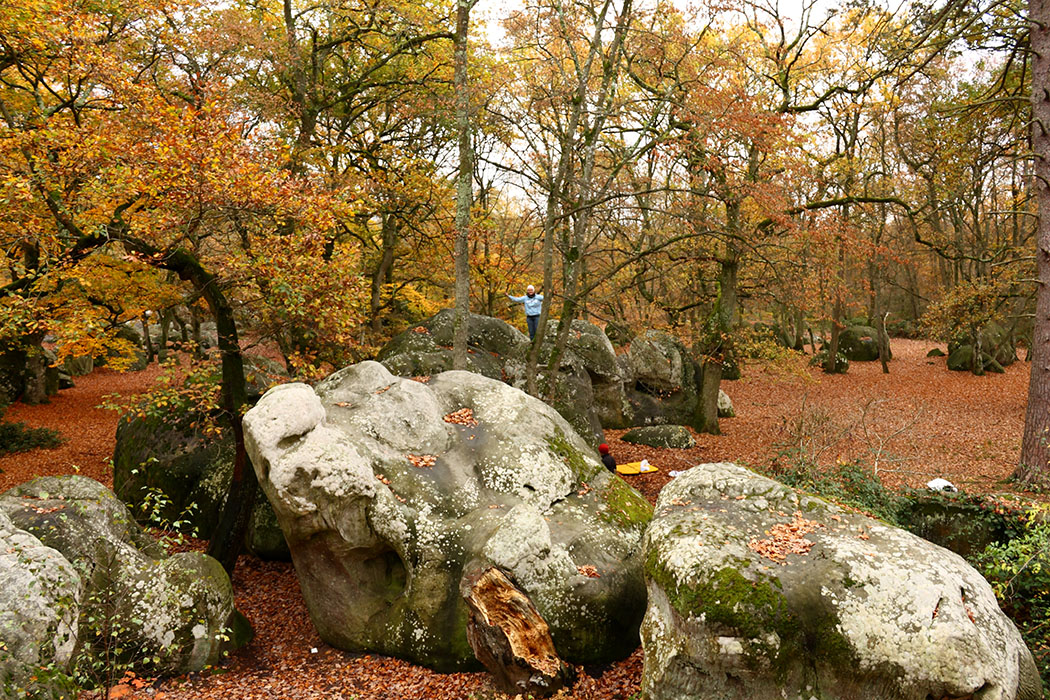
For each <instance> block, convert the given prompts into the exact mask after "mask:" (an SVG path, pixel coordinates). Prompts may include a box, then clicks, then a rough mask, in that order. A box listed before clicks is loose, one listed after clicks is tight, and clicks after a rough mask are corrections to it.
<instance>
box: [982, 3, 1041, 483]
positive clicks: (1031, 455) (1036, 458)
mask: <svg viewBox="0 0 1050 700" xmlns="http://www.w3.org/2000/svg"><path fill="white" fill-rule="evenodd" d="M1028 20H1029V31H1030V35H1029V36H1030V38H1029V43H1030V45H1031V47H1032V98H1031V99H1032V117H1033V118H1032V151H1033V153H1034V154H1035V188H1036V201H1037V202H1038V204H1039V228H1038V231H1037V234H1036V251H1035V252H1036V256H1035V260H1036V278H1037V280H1038V282H1037V284H1038V288H1037V289H1036V296H1035V319H1034V323H1035V326H1034V330H1033V332H1032V365H1031V375H1030V378H1029V381H1028V408H1027V410H1026V411H1025V419H1024V437H1023V438H1022V440H1021V463H1020V464H1019V465H1018V467H1017V470H1016V471H1015V472H1014V477H1015V478H1016V479H1017V480H1018V481H1021V482H1023V483H1026V484H1030V485H1045V483H1046V481H1047V475H1048V471H1050V162H1048V160H1047V159H1048V158H1050V0H1029V3H1028ZM974 352H975V353H976V348H975V350H974Z"/></svg>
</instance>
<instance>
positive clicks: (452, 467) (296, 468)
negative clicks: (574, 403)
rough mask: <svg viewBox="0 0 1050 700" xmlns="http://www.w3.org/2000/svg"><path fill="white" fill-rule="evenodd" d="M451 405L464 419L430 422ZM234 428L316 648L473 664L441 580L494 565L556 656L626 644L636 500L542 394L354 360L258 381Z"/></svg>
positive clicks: (601, 656)
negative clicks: (273, 522)
mask: <svg viewBox="0 0 1050 700" xmlns="http://www.w3.org/2000/svg"><path fill="white" fill-rule="evenodd" d="M419 335H422V334H421V333H420V334H419ZM468 409H469V412H470V415H471V417H472V420H471V421H447V420H445V418H446V417H447V416H449V415H466V411H467V410H468ZM475 422H476V424H475ZM244 423H245V435H246V445H247V447H248V450H249V453H250V455H251V457H252V463H253V464H254V466H255V468H256V471H257V473H258V475H259V478H260V482H261V483H262V485H263V489H264V491H265V493H266V495H267V497H268V498H269V500H270V502H271V503H272V505H273V508H274V512H275V513H276V515H277V518H278V521H279V522H280V524H281V527H282V529H283V530H284V533H285V536H286V538H287V539H288V541H289V544H290V545H291V551H292V555H293V561H294V562H295V565H296V570H297V572H298V574H299V578H300V582H301V583H302V587H303V595H304V597H305V599H306V602H307V606H308V608H309V610H310V613H311V617H312V618H313V620H314V623H315V625H316V626H317V628H318V630H319V631H320V633H321V636H322V638H323V639H325V640H326V641H327V642H329V643H330V644H332V645H334V646H338V647H340V648H343V649H350V650H357V651H363V650H370V651H378V652H381V653H385V654H391V655H394V656H398V657H400V658H405V659H409V660H412V661H415V662H417V663H421V664H424V665H427V666H430V667H433V668H438V669H442V670H452V669H461V668H470V667H474V666H475V663H476V662H475V661H474V658H473V652H472V651H471V649H470V646H469V645H468V643H467V639H466V616H467V610H466V607H465V604H464V603H463V600H462V598H461V596H460V595H459V587H460V584H461V582H462V581H463V580H464V577H465V576H468V575H470V574H471V573H474V572H477V571H480V570H482V569H485V568H488V567H492V566H496V567H499V568H500V569H501V570H503V571H504V572H506V573H507V575H508V576H510V577H511V579H512V580H513V581H514V582H515V584H516V585H518V586H519V587H520V588H521V590H522V591H524V592H525V593H526V594H527V595H529V596H530V598H531V599H532V600H533V602H534V603H535V605H536V607H537V609H538V610H539V611H540V613H541V614H542V615H543V617H544V619H545V620H547V622H548V624H549V625H550V627H551V633H552V636H553V638H554V640H555V644H556V646H557V648H558V651H559V653H560V654H561V655H562V656H563V657H564V658H566V659H569V660H572V661H576V662H589V661H602V660H610V659H613V658H617V657H619V656H623V655H626V654H627V653H629V652H630V651H631V650H632V649H633V646H634V644H635V643H636V640H637V637H636V636H635V635H636V631H637V626H638V624H639V623H640V620H641V615H642V612H643V610H644V587H643V584H642V559H641V549H640V545H641V538H642V533H643V531H644V528H645V525H646V524H647V523H648V520H649V518H650V517H651V513H652V510H651V508H650V507H649V505H648V503H646V502H645V501H644V499H642V498H641V496H639V495H638V494H637V493H635V492H634V491H633V490H632V489H631V488H630V487H629V486H627V485H626V484H624V483H623V482H622V481H620V480H619V478H618V477H616V476H614V475H612V474H609V473H608V471H607V470H605V469H604V467H603V466H602V465H601V463H600V462H599V461H598V458H597V454H596V453H595V452H594V451H593V450H592V449H591V448H590V447H589V446H588V444H587V443H586V442H584V440H582V439H581V438H580V437H579V436H578V435H577V434H576V432H575V431H574V430H572V428H571V427H570V426H569V425H568V423H567V422H566V421H565V420H564V418H562V417H561V416H560V415H559V414H558V413H557V412H556V411H555V410H553V409H552V408H551V407H549V406H547V405H546V404H544V403H543V402H541V401H539V400H537V399H535V398H533V397H530V396H528V395H526V394H525V393H523V392H521V391H519V390H517V389H515V388H513V387H511V386H509V385H507V384H505V383H503V382H500V381H496V380H493V379H489V378H486V377H484V376H482V375H479V374H476V373H470V372H444V373H442V374H439V375H435V376H433V377H431V378H430V380H429V381H428V382H426V383H423V382H417V381H413V380H411V379H404V378H400V377H396V376H394V375H392V374H391V373H390V372H389V371H388V370H387V369H386V368H385V367H384V366H383V365H380V364H379V363H375V362H363V363H360V364H358V365H354V366H351V367H347V368H345V369H342V370H340V371H339V372H336V373H335V374H333V375H332V376H330V377H329V378H327V379H326V380H324V381H323V382H321V383H319V384H318V385H317V387H316V390H315V389H311V388H310V387H308V386H306V385H305V384H287V385H283V386H281V387H276V388H274V389H272V390H271V391H270V392H268V393H267V394H266V395H265V396H264V397H263V398H262V399H261V400H260V401H259V403H258V405H257V406H256V407H255V408H253V409H252V410H251V411H249V412H248V414H247V415H246V416H245V421H244ZM422 455H425V456H426V459H425V460H423V459H422V458H421V456H422ZM610 494H611V495H610ZM582 566H593V567H594V568H595V570H596V571H599V572H600V575H599V577H597V578H591V577H588V576H585V575H583V574H581V573H580V567H582Z"/></svg>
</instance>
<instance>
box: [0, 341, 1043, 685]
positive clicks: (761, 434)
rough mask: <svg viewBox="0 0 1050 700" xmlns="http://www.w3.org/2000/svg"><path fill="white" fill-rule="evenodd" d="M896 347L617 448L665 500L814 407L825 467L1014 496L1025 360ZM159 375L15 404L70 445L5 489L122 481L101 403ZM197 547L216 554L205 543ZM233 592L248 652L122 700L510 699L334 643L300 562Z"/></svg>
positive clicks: (764, 381) (242, 578)
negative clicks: (49, 478)
mask: <svg viewBox="0 0 1050 700" xmlns="http://www.w3.org/2000/svg"><path fill="white" fill-rule="evenodd" d="M893 343H894V352H895V357H896V359H895V361H894V366H893V372H892V373H890V374H888V375H886V374H883V373H882V372H881V370H880V368H879V367H878V366H877V365H875V364H867V365H858V366H857V367H856V368H855V369H854V370H852V371H851V373H850V374H848V375H825V374H824V373H822V372H820V371H819V370H815V369H811V368H807V367H806V366H805V363H804V362H798V363H797V364H796V365H793V366H776V367H765V368H761V367H755V368H754V369H755V370H757V371H755V372H754V374H750V373H749V374H750V376H749V377H748V378H747V379H743V380H740V381H737V382H733V383H731V384H729V387H730V389H729V390H730V391H731V392H732V395H733V398H734V402H735V405H736V406H737V409H738V415H737V417H736V418H734V419H732V420H731V421H728V422H727V423H726V428H725V432H724V433H723V434H722V435H719V436H710V435H703V434H696V436H695V437H696V438H697V442H698V444H697V446H696V447H694V448H690V449H661V448H654V447H646V446H637V445H632V444H630V443H625V442H621V441H620V440H619V439H618V438H619V435H621V434H622V433H623V432H625V431H623V430H610V431H607V432H606V440H607V441H608V442H609V443H610V445H611V446H612V451H613V453H614V454H615V455H617V456H618V457H620V459H621V461H631V460H635V459H642V458H647V459H649V460H650V462H652V463H653V464H656V465H659V466H660V469H661V471H660V472H658V473H655V474H645V475H637V476H633V477H625V478H627V479H629V480H630V483H631V484H632V485H633V486H635V488H637V489H639V490H640V491H641V492H642V493H644V494H645V495H646V497H647V498H648V499H649V500H650V501H652V502H655V500H656V496H657V494H658V493H659V490H660V488H661V487H662V486H663V485H664V484H665V483H667V481H668V480H669V479H670V478H671V477H669V476H668V472H670V471H672V470H684V469H687V468H689V467H691V466H692V465H694V464H696V463H699V462H705V461H711V462H714V461H726V460H729V461H732V460H737V461H740V462H742V463H745V464H748V465H753V466H755V467H756V468H759V469H760V470H761V469H763V468H764V467H767V466H768V464H769V463H770V462H771V461H772V460H773V459H774V458H775V457H776V454H777V452H778V451H786V450H788V449H789V448H790V447H791V444H792V442H793V439H797V437H798V433H797V431H796V432H795V433H792V432H791V431H790V430H789V429H788V427H787V425H788V423H789V422H790V421H791V420H793V419H797V416H798V415H799V414H800V413H801V412H802V411H803V410H805V409H804V407H803V405H802V404H803V399H805V402H806V405H807V406H808V410H809V412H810V414H811V415H812V414H813V413H817V414H823V413H826V414H828V415H829V416H834V417H837V420H836V421H835V424H834V425H833V426H831V427H829V428H828V429H827V431H826V432H828V433H829V434H830V435H833V436H835V437H840V438H841V439H840V440H838V441H837V442H835V443H834V444H833V445H831V446H830V448H829V449H828V451H827V452H826V454H825V455H824V456H823V458H824V459H825V460H828V461H835V460H841V459H846V460H848V459H854V458H862V459H863V458H870V456H871V452H872V450H879V449H882V451H883V455H884V457H883V458H884V459H885V460H886V462H887V463H888V464H889V466H888V467H887V471H886V472H884V473H882V474H880V478H881V479H882V480H883V482H884V483H885V484H886V485H887V486H890V487H899V486H900V485H902V484H906V485H909V486H913V487H914V486H921V485H922V484H924V483H925V482H926V481H928V480H930V479H933V478H937V477H941V478H947V479H948V480H949V481H952V482H953V483H955V484H957V485H959V486H960V487H961V488H964V489H966V490H973V491H977V492H1002V491H1009V490H1011V485H1010V484H1009V483H1008V482H1007V478H1008V477H1009V475H1010V473H1011V472H1012V470H1013V466H1014V464H1015V463H1016V459H1017V456H1016V455H1017V452H1018V450H1019V449H1020V439H1021V429H1022V426H1023V421H1024V402H1025V391H1026V383H1027V374H1026V372H1025V371H1024V369H1025V368H1024V367H1023V365H1014V366H1012V367H1011V368H1009V369H1008V370H1007V372H1006V374H1003V375H987V376H985V377H976V376H973V375H971V374H967V373H951V374H949V373H948V370H947V369H946V367H945V366H944V364H945V360H944V358H927V356H926V354H927V352H928V351H929V350H930V349H931V348H932V347H935V344H933V343H929V342H926V341H916V340H905V339H897V340H894V341H893ZM156 375H157V372H156V371H155V370H146V371H140V372H134V373H129V374H119V373H115V372H112V371H107V370H98V371H96V372H94V373H92V374H91V375H88V376H86V377H83V378H81V379H80V380H78V384H77V387H76V388H75V389H71V390H68V391H64V392H62V393H61V394H60V395H58V396H56V397H55V398H54V399H53V400H52V402H51V403H50V404H44V405H39V406H25V405H21V404H16V405H15V406H13V407H12V409H11V410H10V411H9V413H8V416H7V418H8V419H9V420H16V421H25V422H26V423H28V424H29V425H32V426H34V427H47V428H53V429H56V430H58V431H59V432H60V433H61V434H62V435H63V437H64V442H63V444H62V445H61V446H59V447H57V448H53V449H49V450H36V451H33V452H31V453H28V454H15V455H8V456H5V457H2V458H0V470H2V471H0V480H2V481H0V490H4V489H6V488H8V487H9V486H12V485H14V484H17V483H21V482H23V481H27V480H29V479H31V478H35V477H37V476H44V475H54V474H63V473H71V472H73V471H76V473H79V474H84V475H87V476H91V477H92V478H95V479H98V480H100V481H102V482H103V483H105V484H106V485H108V486H112V471H111V467H110V466H109V464H110V461H111V458H112V454H113V436H114V434H115V432H116V425H117V417H118V415H117V413H116V412H115V411H112V410H107V409H103V408H101V404H102V402H103V399H104V397H105V396H107V395H109V394H111V393H121V394H123V395H125V396H131V395H134V394H137V393H139V392H143V391H146V390H148V388H149V387H150V385H151V383H152V382H153V381H154V380H155V379H156ZM869 402H880V403H878V407H877V410H872V411H871V413H872V417H871V419H870V420H869V422H868V429H869V431H870V432H871V435H872V436H878V437H872V438H868V439H865V438H864V425H863V424H862V419H863V414H864V407H865V406H867V405H869ZM974 405H980V406H982V413H981V415H982V420H981V421H980V422H979V423H978V424H976V425H975V424H974V421H973V411H972V409H971V408H970V407H971V406H974ZM843 419H844V420H843ZM898 431H899V432H898ZM89 436H90V439H89ZM771 436H772V437H771ZM890 436H892V439H891V440H886V438H888V437H890ZM878 438H881V439H883V440H886V443H885V444H882V443H881V442H878V441H877V440H878ZM812 439H815V440H817V441H820V440H821V438H820V437H816V436H815V437H814V438H812ZM828 441H829V440H827V439H824V442H828ZM778 445H779V447H778ZM194 543H195V544H194ZM190 544H191V545H192V546H196V547H200V546H203V545H204V543H201V542H199V541H196V540H191V542H190ZM233 583H234V587H235V589H236V591H237V605H238V607H239V609H241V610H242V612H245V614H246V615H247V616H248V618H249V619H250V620H251V621H252V623H253V626H254V628H255V633H256V637H255V639H254V640H253V641H252V642H251V643H250V644H249V645H248V646H247V647H245V648H243V649H241V650H239V651H237V652H235V653H234V654H233V655H232V656H231V657H230V658H229V659H226V660H225V661H223V663H222V664H221V666H220V667H218V668H216V669H214V671H212V672H208V673H204V674H199V675H198V674H194V675H193V676H191V677H180V678H178V679H174V680H168V681H165V680H160V679H153V678H149V677H145V678H141V679H137V678H128V679H124V680H126V681H128V682H125V683H120V684H118V686H117V691H116V692H115V693H113V694H112V695H111V697H116V698H119V697H123V698H128V699H129V700H133V699H134V698H167V699H168V700H177V699H178V698H204V699H210V698H228V697H237V698H245V699H247V700H252V699H255V698H318V697H331V698H346V699H349V698H356V699H358V700H372V699H374V700H394V699H405V700H412V699H417V698H418V699H420V700H423V699H426V698H435V697H445V698H476V699H478V700H481V699H482V698H498V697H503V696H502V695H501V694H500V693H499V692H498V690H497V689H496V688H494V687H493V685H492V682H491V680H490V679H489V677H488V676H487V674H485V673H457V674H437V673H434V672H432V671H429V670H427V669H425V668H422V667H419V666H414V665H412V664H408V663H405V662H403V661H399V660H397V659H392V658H387V657H382V656H376V655H362V654H348V653H346V652H342V651H340V650H338V649H335V648H332V647H330V646H328V645H326V644H325V643H324V642H323V641H322V640H321V639H320V638H319V637H318V636H317V633H316V631H314V629H313V627H312V625H311V623H310V621H309V615H308V613H307V610H306V607H305V605H304V604H303V601H302V597H301V594H300V593H299V588H298V583H297V581H296V579H295V571H294V569H293V567H292V566H291V564H289V563H284V562H263V561H260V560H258V559H257V558H254V557H251V556H250V555H243V556H242V558H241V562H240V564H239V567H238V569H237V574H236V575H235V577H234V579H233ZM641 659H642V656H641V650H638V651H636V652H635V653H633V654H632V655H631V656H630V657H628V658H627V659H625V660H624V661H621V662H616V663H613V664H610V665H603V666H597V667H591V668H588V669H586V671H584V673H583V674H581V678H582V679H581V680H580V681H578V682H577V684H576V685H575V686H574V687H573V688H572V689H571V690H570V691H567V692H565V693H563V694H562V695H559V697H565V698H577V699H579V700H584V699H591V698H595V699H598V698H623V699H626V698H631V697H636V696H637V693H638V692H639V688H640V676H641ZM132 680H135V683H134V684H132V683H131V681H132Z"/></svg>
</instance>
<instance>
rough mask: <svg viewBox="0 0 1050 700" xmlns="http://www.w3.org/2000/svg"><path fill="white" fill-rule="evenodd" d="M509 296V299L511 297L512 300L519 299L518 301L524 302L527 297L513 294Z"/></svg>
mask: <svg viewBox="0 0 1050 700" xmlns="http://www.w3.org/2000/svg"><path fill="white" fill-rule="evenodd" d="M507 297H508V298H509V299H510V300H511V301H517V302H523V301H525V297H516V296H514V295H513V294H508V295H507ZM542 298H543V297H540V299H542Z"/></svg>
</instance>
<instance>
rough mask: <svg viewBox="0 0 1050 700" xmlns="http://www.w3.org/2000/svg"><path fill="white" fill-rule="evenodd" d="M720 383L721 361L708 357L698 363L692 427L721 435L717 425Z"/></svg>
mask: <svg viewBox="0 0 1050 700" xmlns="http://www.w3.org/2000/svg"><path fill="white" fill-rule="evenodd" d="M721 383H722V363H721V362H719V361H717V360H713V359H708V360H704V361H703V362H701V363H700V366H699V376H698V377H697V378H696V384H697V399H696V408H695V409H694V410H693V428H695V429H696V430H698V431H699V432H701V433H708V434H709V435H721V434H722V430H721V429H720V428H719V427H718V386H719V384H721Z"/></svg>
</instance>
